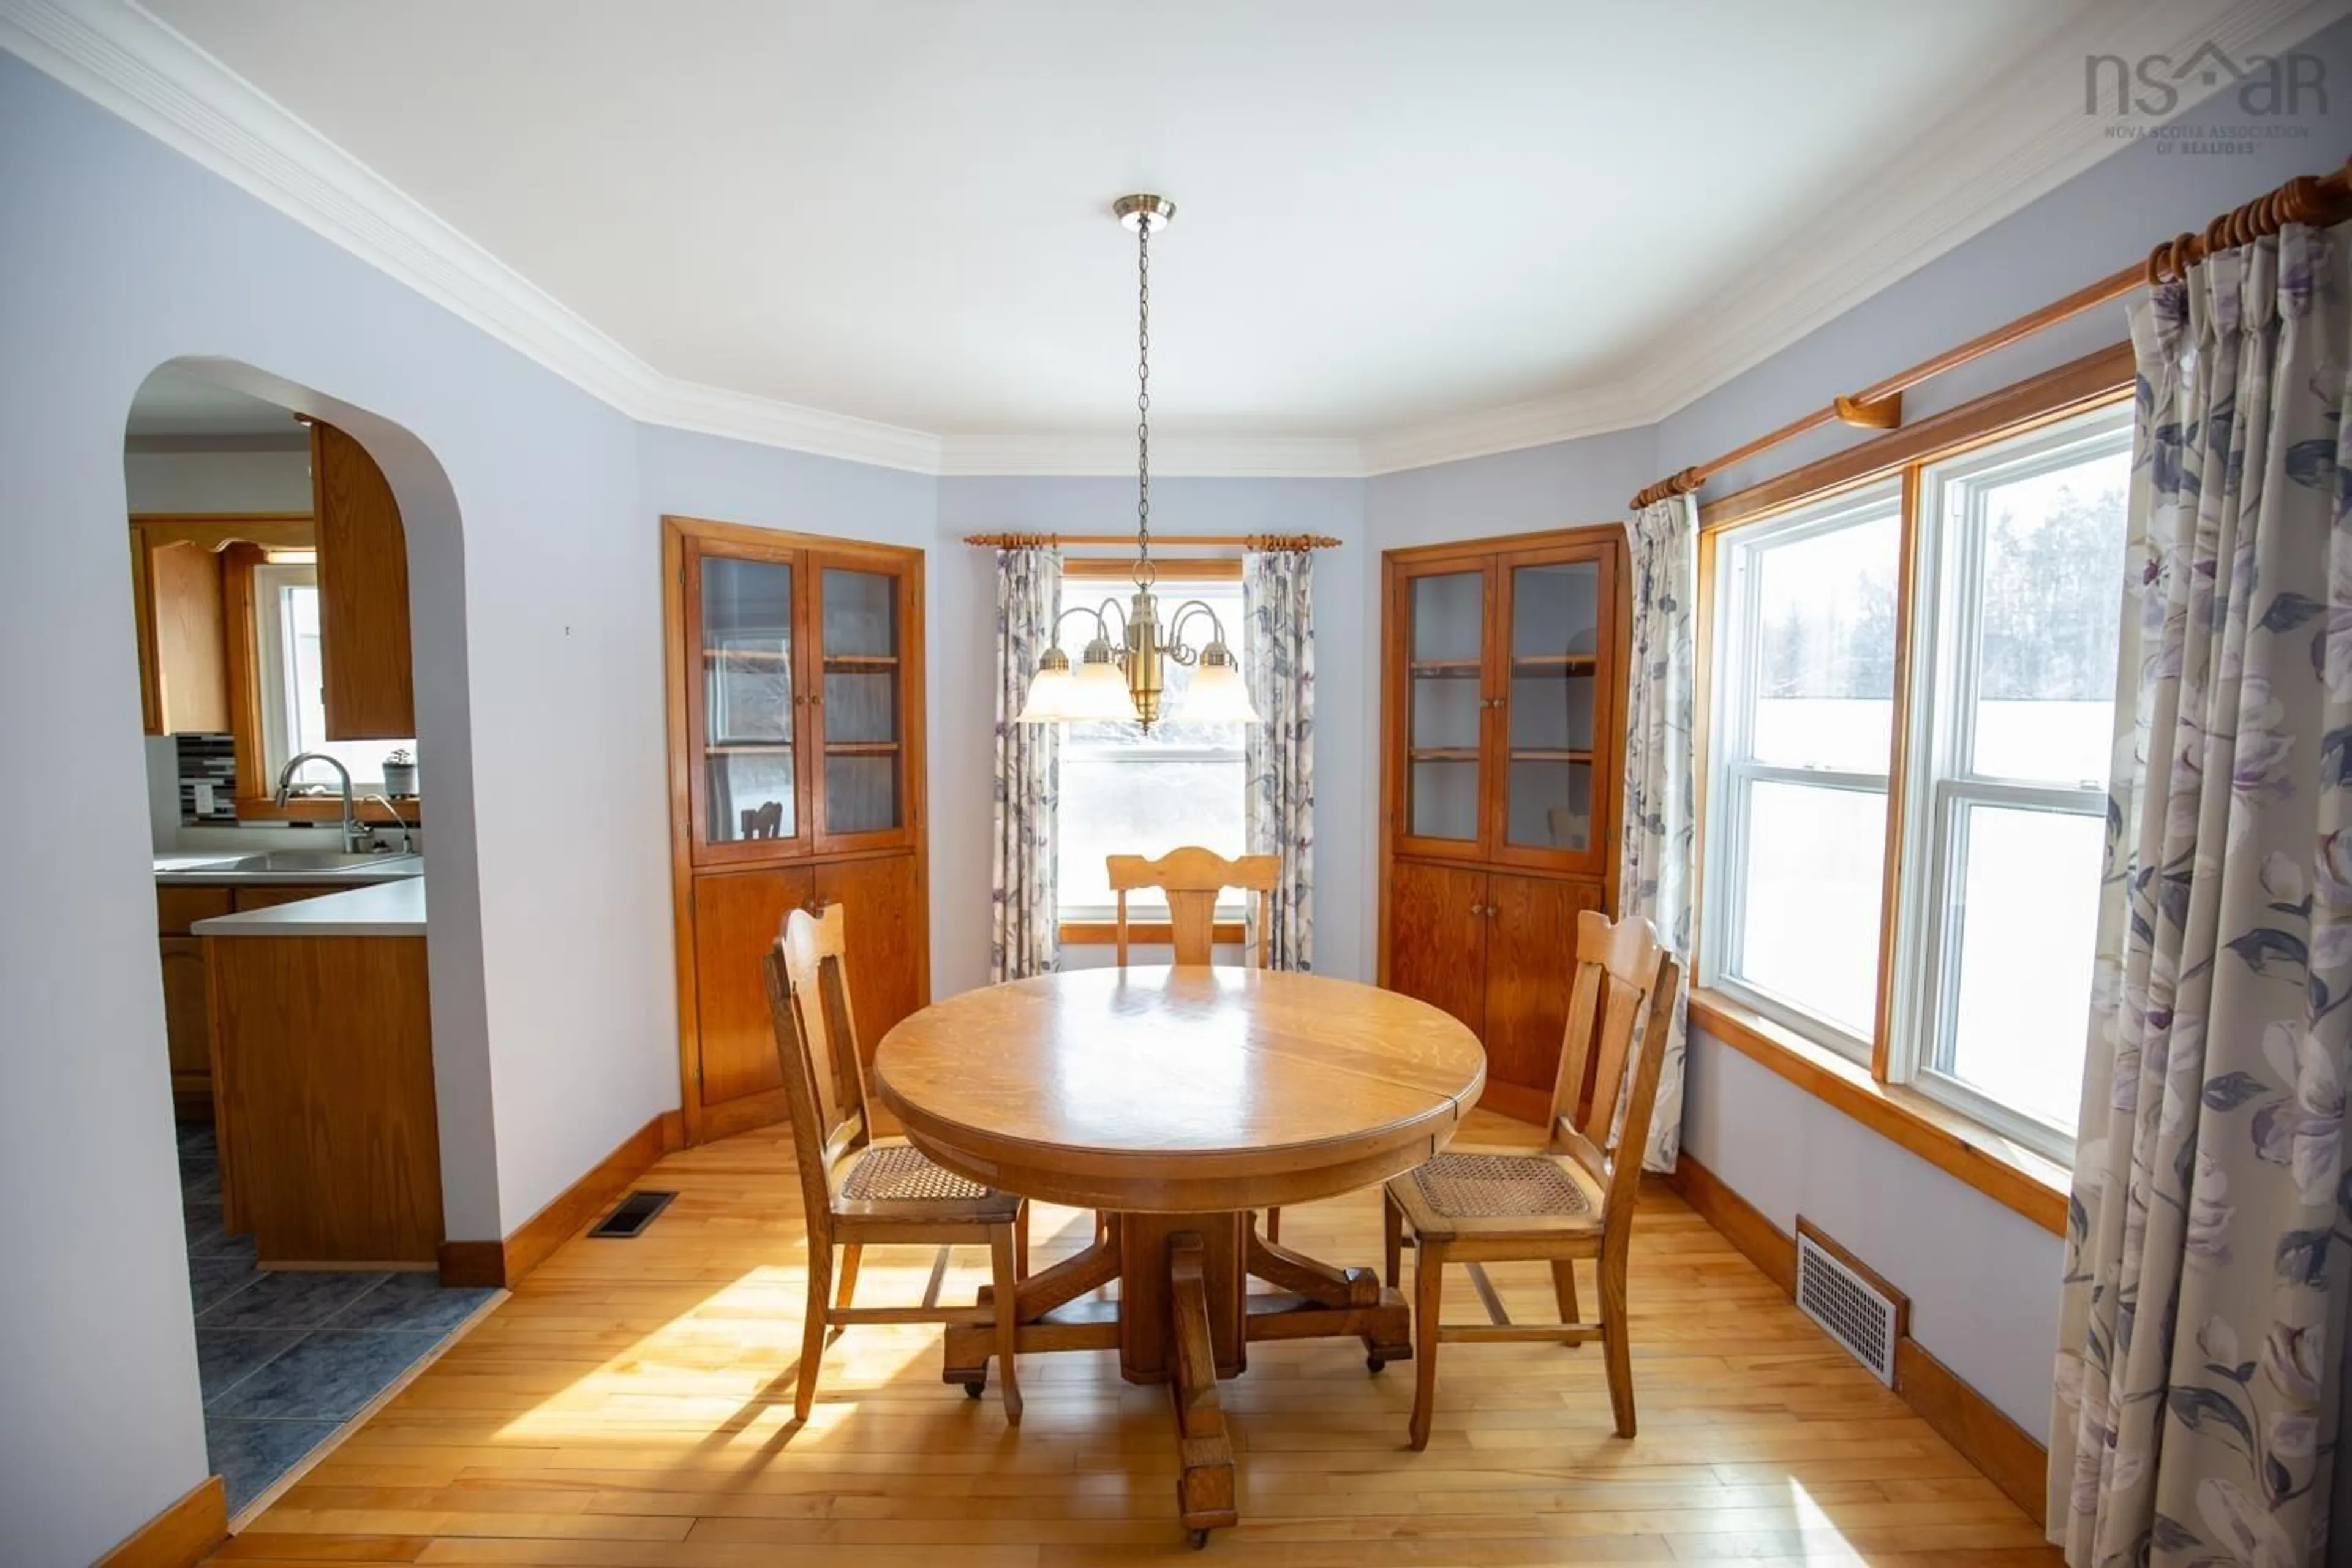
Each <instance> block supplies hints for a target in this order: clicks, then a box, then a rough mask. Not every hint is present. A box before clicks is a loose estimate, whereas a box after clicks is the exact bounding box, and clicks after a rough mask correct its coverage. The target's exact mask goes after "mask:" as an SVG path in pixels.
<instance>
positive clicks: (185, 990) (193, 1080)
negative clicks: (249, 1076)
mask: <svg viewBox="0 0 2352 1568" xmlns="http://www.w3.org/2000/svg"><path fill="white" fill-rule="evenodd" d="M160 940H161V942H162V943H163V1038H164V1041H165V1044H166V1045H167V1046H168V1047H170V1054H171V1058H172V1113H173V1116H174V1117H176V1118H177V1119H178V1120H180V1121H210V1120H211V1119H212V1113H213V1037H212V1024H211V1020H210V1016H209V1015H208V1014H207V1012H206V1008H207V1006H208V1004H207V1003H206V1002H205V939H204V938H202V937H200V936H167V937H163V938H161V939H160Z"/></svg>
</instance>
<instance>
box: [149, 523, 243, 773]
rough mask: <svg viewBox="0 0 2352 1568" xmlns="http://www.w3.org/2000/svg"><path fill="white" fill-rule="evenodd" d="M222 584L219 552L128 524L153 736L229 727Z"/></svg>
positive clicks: (217, 729)
mask: <svg viewBox="0 0 2352 1568" xmlns="http://www.w3.org/2000/svg"><path fill="white" fill-rule="evenodd" d="M221 582H222V579H221V558H220V555H219V553H218V552H216V551H214V550H211V549H207V548H206V547H205V545H203V544H201V543H198V542H194V541H192V540H185V539H171V538H166V537H163V536H161V535H160V534H159V533H158V532H156V531H151V530H149V529H147V528H145V527H142V526H141V525H139V524H136V523H134V524H133V525H132V526H131V597H132V602H133V605H135V607H136V614H137V616H138V636H139V703H140V717H141V719H142V721H143V723H144V726H145V728H146V731H147V733H149V734H151V735H178V734H219V733H221V732H223V731H226V730H227V729H228V727H229V708H228V626H227V621H226V616H225V613H224V608H223V595H222V586H221Z"/></svg>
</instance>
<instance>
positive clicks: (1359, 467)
mask: <svg viewBox="0 0 2352 1568" xmlns="http://www.w3.org/2000/svg"><path fill="white" fill-rule="evenodd" d="M939 471H940V473H941V474H944V475H952V476H955V477H958V478H974V477H982V476H990V477H1005V476H1015V475H1030V476H1034V475H1039V474H1051V475H1057V476H1065V477H1066V476H1074V475H1093V476H1097V477H1105V478H1126V479H1132V478H1133V477H1134V475H1135V433H1134V432H1133V431H1131V430H1124V429H1122V430H1105V431H1096V432H1085V433H1071V434H1066V435H1050V434H1047V435H1023V434H1009V435H967V436H953V435H951V436H948V437H944V438H943V439H942V442H941V447H940V470H939ZM1151 472H1152V476H1153V477H1154V478H1155V479H1156V478H1160V477H1161V476H1166V477H1169V478H1208V479H1360V478H1361V477H1362V476H1363V473H1364V458H1363V450H1362V447H1361V444H1360V442H1358V441H1357V440H1356V439H1355V437H1352V436H1217V435H1192V434H1187V433H1185V432H1183V431H1176V430H1171V431H1165V432H1162V431H1159V430H1154V431H1153V432H1152V433H1151Z"/></svg>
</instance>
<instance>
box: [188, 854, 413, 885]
mask: <svg viewBox="0 0 2352 1568" xmlns="http://www.w3.org/2000/svg"><path fill="white" fill-rule="evenodd" d="M256 853H257V851H254V850H232V851H229V852H226V853H217V852H216V853H214V854H209V855H208V854H204V853H201V852H198V851H194V850H184V851H181V852H178V853H174V854H170V855H158V856H156V857H155V880H157V881H158V882H163V883H168V884H172V885H175V886H181V887H196V888H204V887H244V886H247V885H248V884H267V885H269V886H272V887H278V886H286V887H301V888H310V887H324V886H327V885H329V884H331V883H336V882H342V883H348V884H349V885H351V886H352V887H354V888H359V887H366V886H369V885H371V884H376V883H383V882H396V881H402V880H414V879H416V878H418V877H421V876H423V875H424V874H425V862H424V860H423V859H422V858H420V857H417V856H414V855H386V856H385V857H384V861H385V864H383V865H381V866H366V865H361V866H336V867H329V868H308V869H301V870H297V869H291V868H278V869H272V870H250V871H232V870H229V869H228V868H229V867H231V866H234V865H236V864H237V863H238V862H239V861H241V860H245V859H247V858H251V857H252V856H253V855H254V854H256Z"/></svg>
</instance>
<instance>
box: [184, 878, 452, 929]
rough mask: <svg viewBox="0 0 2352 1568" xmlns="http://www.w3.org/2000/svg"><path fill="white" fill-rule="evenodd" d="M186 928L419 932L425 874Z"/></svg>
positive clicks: (423, 915)
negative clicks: (423, 876)
mask: <svg viewBox="0 0 2352 1568" xmlns="http://www.w3.org/2000/svg"><path fill="white" fill-rule="evenodd" d="M245 880H247V881H250V880H251V879H250V878H247V879H245ZM188 930H189V931H191V932H192V933H193V934H194V935H196V936H423V935H424V934H425V879H424V878H422V877H413V876H412V877H403V878H400V879H397V880H394V881H382V880H378V881H374V882H370V883H368V884H366V885H365V886H362V887H358V888H354V889H352V890H351V891H350V892H348V893H329V894H326V895H325V896H323V897H320V898H316V899H304V900H301V901H300V902H299V903H291V904H279V905H278V906H277V907H275V908H273V909H267V910H246V911H245V912H243V913H242V914H234V915H215V916H213V917H212V918H211V919H210V920H201V921H196V922H195V923H194V925H192V926H190V927H189V928H188Z"/></svg>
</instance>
